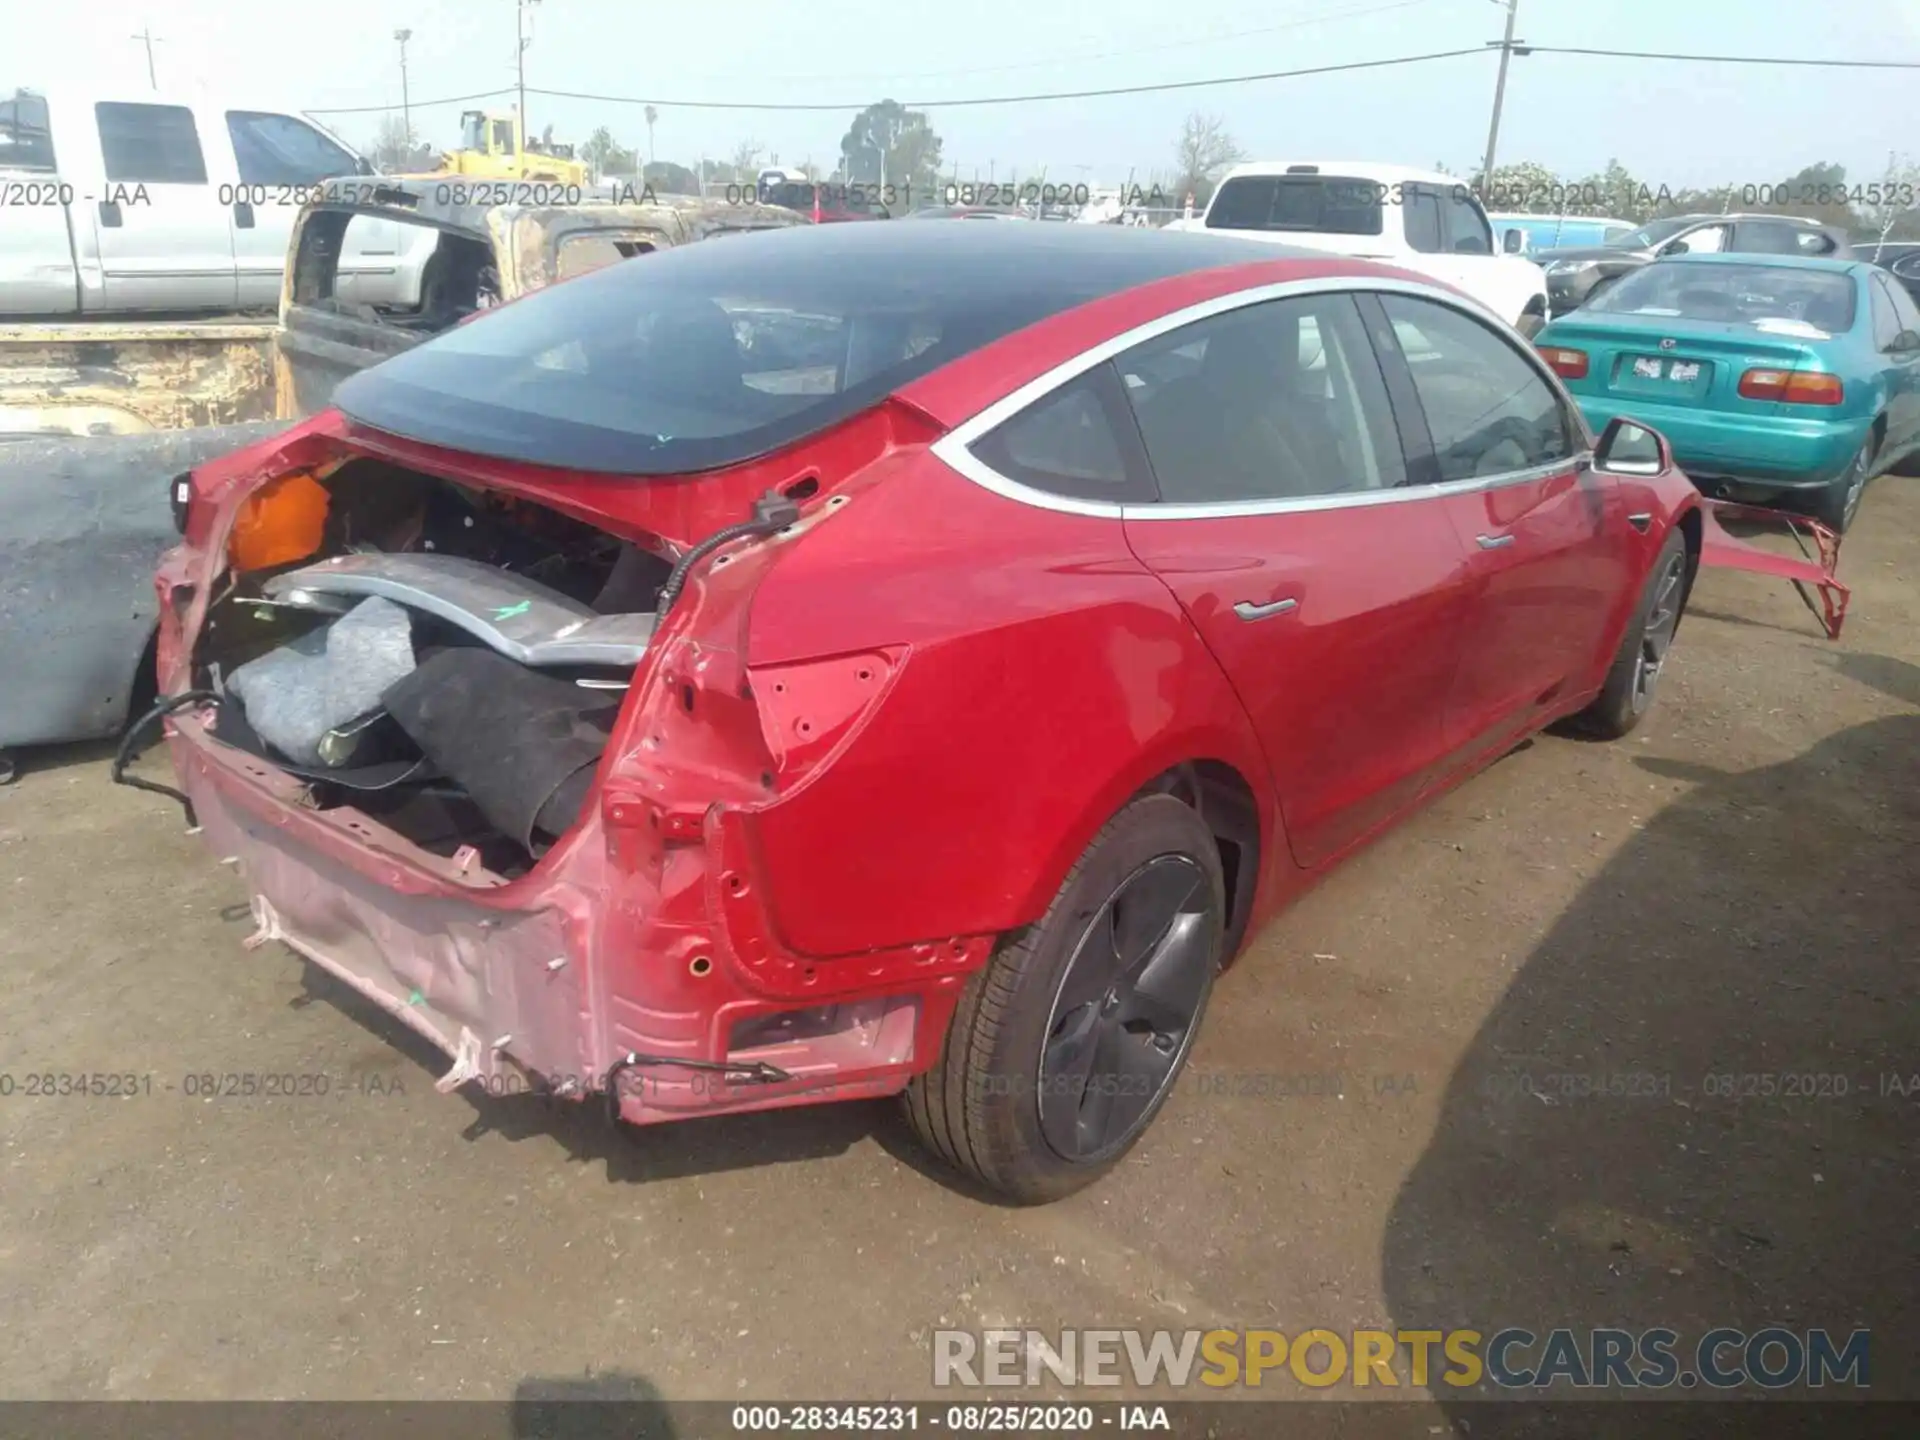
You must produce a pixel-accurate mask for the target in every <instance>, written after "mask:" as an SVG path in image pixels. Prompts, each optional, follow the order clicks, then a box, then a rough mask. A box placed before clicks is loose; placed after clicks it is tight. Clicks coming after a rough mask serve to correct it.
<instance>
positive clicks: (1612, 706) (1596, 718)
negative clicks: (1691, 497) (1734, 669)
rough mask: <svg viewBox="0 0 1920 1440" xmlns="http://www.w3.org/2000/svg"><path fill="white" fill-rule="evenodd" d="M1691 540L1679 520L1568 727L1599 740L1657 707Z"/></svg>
mask: <svg viewBox="0 0 1920 1440" xmlns="http://www.w3.org/2000/svg"><path fill="white" fill-rule="evenodd" d="M1687 569H1688V566H1687V545H1686V538H1685V537H1684V536H1683V535H1681V533H1680V530H1679V527H1678V526H1676V527H1674V528H1673V529H1672V530H1669V531H1668V532H1667V538H1666V541H1665V543H1663V544H1662V545H1661V546H1660V554H1659V555H1658V556H1657V557H1656V558H1655V560H1654V562H1653V569H1652V570H1651V571H1650V572H1649V573H1648V575H1647V583H1646V586H1645V588H1644V589H1643V590H1642V591H1641V594H1640V604H1639V606H1638V607H1637V608H1636V609H1635V610H1634V613H1633V619H1632V621H1631V622H1630V623H1629V624H1628V625H1627V633H1626V635H1625V636H1624V637H1622V639H1621V641H1620V649H1619V650H1618V651H1617V652H1615V654H1614V657H1613V664H1612V666H1611V667H1610V668H1609V669H1608V670H1607V683H1606V684H1605V685H1604V686H1602V687H1601V690H1600V694H1599V696H1598V697H1597V698H1596V699H1595V700H1594V702H1593V703H1592V704H1591V705H1589V706H1588V707H1587V708H1586V709H1585V710H1582V711H1581V712H1580V713H1579V714H1578V715H1576V716H1574V717H1573V718H1572V720H1570V721H1569V722H1568V728H1570V729H1571V730H1573V731H1575V732H1576V733H1578V734H1582V735H1588V736H1591V737H1592V738H1594V739H1596V740H1618V739H1619V738H1620V737H1621V736H1623V735H1625V734H1626V733H1627V732H1628V731H1630V730H1632V729H1633V728H1634V727H1635V726H1636V725H1638V724H1639V723H1640V722H1641V721H1642V720H1644V719H1645V718H1646V717H1647V712H1648V711H1649V710H1651V709H1652V708H1653V701H1654V696H1655V693H1656V692H1657V690H1658V688H1659V683H1660V675H1661V672H1662V671H1663V670H1664V669H1665V667H1666V661H1667V652H1668V650H1669V649H1670V648H1671V647H1672V645H1673V633H1674V631H1675V630H1676V629H1678V628H1679V625H1680V616H1681V615H1682V613H1683V612H1684V611H1685V610H1686V607H1687V584H1688V577H1687Z"/></svg>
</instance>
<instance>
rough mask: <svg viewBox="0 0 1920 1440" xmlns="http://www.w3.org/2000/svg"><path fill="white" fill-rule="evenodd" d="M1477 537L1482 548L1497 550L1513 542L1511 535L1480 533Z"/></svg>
mask: <svg viewBox="0 0 1920 1440" xmlns="http://www.w3.org/2000/svg"><path fill="white" fill-rule="evenodd" d="M1477 538H1478V539H1479V541H1480V548H1481V549H1482V550H1499V549H1503V548H1504V547H1506V546H1508V545H1511V544H1512V543H1513V536H1511V535H1481V536H1479V537H1477Z"/></svg>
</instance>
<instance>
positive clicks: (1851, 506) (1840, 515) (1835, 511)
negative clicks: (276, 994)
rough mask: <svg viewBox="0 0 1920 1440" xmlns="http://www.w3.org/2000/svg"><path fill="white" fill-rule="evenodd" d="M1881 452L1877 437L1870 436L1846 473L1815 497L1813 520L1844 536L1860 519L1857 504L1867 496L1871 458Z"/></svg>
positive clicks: (1872, 459)
mask: <svg viewBox="0 0 1920 1440" xmlns="http://www.w3.org/2000/svg"><path fill="white" fill-rule="evenodd" d="M1879 452H1880V437H1879V435H1878V434H1877V433H1876V434H1872V435H1869V436H1868V437H1867V438H1866V439H1865V440H1864V441H1862V442H1861V445H1860V449H1859V450H1858V451H1857V452H1856V453H1855V455H1854V457H1853V463H1852V464H1851V465H1849V466H1848V467H1847V473H1846V474H1845V475H1843V476H1842V477H1841V478H1840V479H1838V480H1836V481H1835V482H1834V483H1833V484H1831V485H1829V486H1828V487H1827V488H1826V489H1824V490H1822V491H1821V492H1820V493H1819V494H1818V495H1816V496H1815V497H1814V501H1813V504H1812V506H1811V507H1810V508H1811V510H1812V512H1813V518H1814V519H1816V520H1818V521H1819V522H1820V523H1821V524H1823V525H1825V526H1826V527H1827V528H1828V529H1830V530H1832V531H1833V532H1834V534H1836V535H1844V534H1846V533H1847V531H1848V530H1849V529H1851V528H1852V526H1853V522H1854V521H1855V520H1856V519H1858V518H1859V516H1860V500H1861V497H1863V496H1864V495H1865V494H1866V493H1867V481H1868V480H1869V479H1870V478H1871V477H1872V475H1873V461H1874V457H1875V456H1876V455H1878V454H1879Z"/></svg>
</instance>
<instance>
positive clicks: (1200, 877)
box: [905, 795, 1227, 1204]
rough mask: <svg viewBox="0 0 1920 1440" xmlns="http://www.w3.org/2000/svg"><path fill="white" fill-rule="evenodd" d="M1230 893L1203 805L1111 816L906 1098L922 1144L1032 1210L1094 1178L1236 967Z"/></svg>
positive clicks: (971, 988) (1120, 1150)
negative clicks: (1227, 945)
mask: <svg viewBox="0 0 1920 1440" xmlns="http://www.w3.org/2000/svg"><path fill="white" fill-rule="evenodd" d="M1226 917H1227V908H1226V884H1225V881H1224V879H1223V878H1222V873H1221V865H1220V854H1219V850H1218V847H1217V846H1216V845H1215V844H1214V840H1213V836H1212V834H1211V833H1210V832H1209V831H1208V829H1207V827H1206V826H1205V825H1204V824H1202V823H1201V820H1200V817H1199V815H1197V814H1196V813H1195V812H1194V811H1193V809H1192V808H1191V807H1189V806H1188V805H1186V804H1184V803H1183V802H1182V801H1180V800H1178V799H1175V798H1174V797H1173V796H1170V795H1145V796H1142V797H1140V798H1138V799H1136V800H1134V801H1132V802H1131V803H1129V804H1128V805H1127V806H1126V808H1124V809H1123V810H1121V811H1120V813H1119V814H1117V815H1115V816H1114V817H1113V819H1111V820H1110V821H1108V822H1107V824H1106V826H1105V827H1104V828H1103V829H1102V830H1101V831H1100V833H1099V834H1098V835H1096V836H1095V837H1094V839H1093V843H1092V844H1091V845H1089V846H1088V847H1087V850H1086V853H1085V854H1084V855H1082V856H1081V857H1080V860H1079V863H1078V864H1076V865H1075V866H1074V867H1073V870H1072V871H1071V872H1070V873H1069V874H1068V876H1067V878H1066V881H1065V883H1063V884H1062V885H1061V887H1060V891H1059V893H1058V894H1057V895H1056V896H1055V897H1054V900H1053V903H1052V905H1050V906H1049V907H1048V909H1047V913H1046V914H1045V915H1044V916H1042V917H1041V918H1040V920H1039V922H1038V923H1037V924H1034V925H1032V926H1029V927H1028V928H1026V929H1025V930H1022V931H1019V932H1016V933H1014V934H1012V935H1009V936H1007V937H1006V938H1005V939H1003V940H1002V942H1001V944H1000V946H999V948H998V949H996V950H995V952H994V954H993V957H992V959H990V960H989V961H988V962H987V964H986V966H985V967H984V968H983V969H982V970H981V971H980V972H979V973H977V974H976V975H974V976H973V977H972V979H971V980H970V981H969V982H968V985H967V988H966V991H965V992H964V993H963V994H962V996H961V999H960V1004H959V1007H958V1009H957V1010H956V1011H955V1013H954V1017H953V1023H952V1025H951V1026H950V1027H949V1028H948V1031H947V1038H946V1043H945V1044H944V1045H943V1046H942V1047H941V1052H940V1055H939V1058H938V1059H937V1060H936V1061H935V1063H934V1065H933V1067H932V1068H931V1069H930V1070H928V1071H926V1072H925V1073H924V1074H921V1075H918V1076H916V1077H915V1078H914V1080H913V1081H912V1083H911V1084H910V1085H909V1086H908V1087H907V1092H906V1096H905V1103H906V1112H907V1118H908V1120H909V1122H910V1123H911V1124H912V1126H913V1128H914V1131H915V1132H916V1133H917V1134H918V1136H919V1137H920V1139H921V1141H922V1142H923V1143H924V1144H925V1145H926V1146H927V1147H928V1148H929V1149H930V1150H932V1151H933V1152H934V1153H935V1154H937V1155H939V1156H940V1157H941V1158H942V1159H944V1160H945V1161H946V1162H947V1163H948V1164H949V1165H952V1166H953V1167H954V1168H955V1169H957V1170H959V1171H961V1172H962V1173H964V1174H966V1175H969V1176H971V1177H972V1178H973V1179H975V1180H977V1181H979V1182H980V1183H982V1184H983V1185H986V1186H987V1187H989V1188H990V1189H993V1190H995V1191H998V1192H999V1193H1000V1194H1002V1195H1005V1196H1007V1197H1008V1198H1010V1199H1012V1200H1015V1201H1018V1202H1020V1203H1022V1204H1042V1203H1045V1202H1047V1201H1051V1200H1058V1199H1061V1198H1062V1197H1064V1196H1067V1195H1071V1194H1072V1193H1073V1192H1074V1191H1076V1190H1079V1189H1082V1188H1083V1187H1085V1186H1087V1185H1090V1184H1092V1183H1093V1182H1094V1181H1095V1180H1097V1179H1099V1178H1100V1177H1101V1176H1102V1175H1104V1174H1106V1172H1107V1171H1109V1170H1111V1169H1112V1168H1113V1167H1114V1166H1115V1165H1117V1164H1118V1163H1119V1162H1120V1160H1121V1158H1122V1157H1123V1156H1125V1155H1126V1153H1127V1152H1128V1151H1129V1150H1131V1149H1132V1148H1133V1146H1134V1145H1135V1144H1136V1143H1137V1142H1138V1141H1139V1139H1140V1137H1141V1135H1143V1134H1144V1133H1145V1132H1146V1129H1147V1126H1148V1125H1150V1124H1151V1123H1152V1121H1153V1118H1154V1116H1155V1115H1157V1114H1158V1113H1159V1111H1160V1107H1161V1106H1162V1105H1164V1104H1165V1103H1166V1100H1167V1097H1168V1096H1169V1095H1171V1094H1172V1092H1173V1086H1174V1083H1175V1082H1176V1081H1177V1080H1178V1078H1179V1075H1180V1071H1181V1069H1182V1067H1183V1066H1184V1065H1185V1063H1186V1059H1187V1055H1188V1053H1189V1051H1190V1050H1191V1049H1192V1047H1193V1040H1194V1037H1195V1035H1196V1034H1198V1032H1199V1029H1200V1022H1201V1019H1202V1017H1203V1016H1204V1014H1205V1013H1206V1005H1207V999H1208V997H1209V995H1210V994H1211V993H1212V989H1213V979H1214V975H1215V974H1216V972H1217V971H1218V970H1219V968H1220V964H1221V961H1222V960H1223V959H1224V958H1225V957H1224V955H1223V953H1222V944H1223V939H1224V936H1225V933H1226Z"/></svg>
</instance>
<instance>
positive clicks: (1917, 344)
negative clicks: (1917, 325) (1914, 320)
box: [1887, 330, 1920, 355]
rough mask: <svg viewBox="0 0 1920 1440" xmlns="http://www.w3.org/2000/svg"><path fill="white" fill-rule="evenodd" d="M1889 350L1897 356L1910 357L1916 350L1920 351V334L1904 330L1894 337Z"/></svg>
mask: <svg viewBox="0 0 1920 1440" xmlns="http://www.w3.org/2000/svg"><path fill="white" fill-rule="evenodd" d="M1887 348H1888V349H1889V350H1890V351H1892V352H1893V353H1894V354H1895V355H1908V354H1911V353H1912V352H1913V351H1915V350H1920V332H1916V331H1913V330H1902V331H1901V332H1900V333H1899V334H1898V335H1896V336H1894V337H1893V344H1891V345H1889V346H1888V347H1887Z"/></svg>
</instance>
